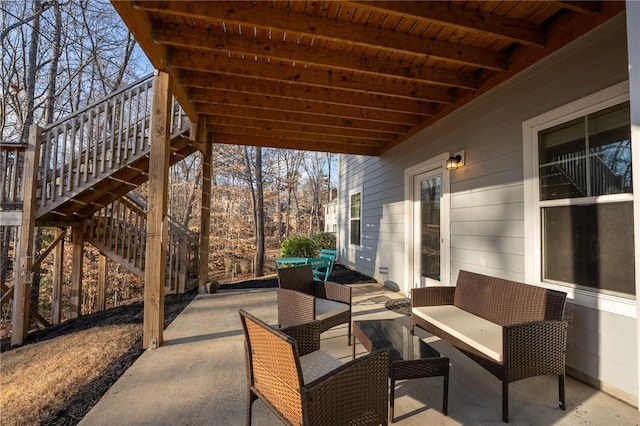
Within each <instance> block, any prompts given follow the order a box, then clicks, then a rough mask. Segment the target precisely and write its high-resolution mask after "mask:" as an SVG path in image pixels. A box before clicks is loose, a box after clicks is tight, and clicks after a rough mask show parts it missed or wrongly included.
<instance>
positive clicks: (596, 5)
mask: <svg viewBox="0 0 640 426" xmlns="http://www.w3.org/2000/svg"><path fill="white" fill-rule="evenodd" d="M555 2H556V3H557V4H558V6H560V7H562V8H564V9H568V10H572V11H574V12H578V13H583V14H585V15H596V14H597V13H598V11H599V10H600V9H601V8H602V2H600V1H555Z"/></svg>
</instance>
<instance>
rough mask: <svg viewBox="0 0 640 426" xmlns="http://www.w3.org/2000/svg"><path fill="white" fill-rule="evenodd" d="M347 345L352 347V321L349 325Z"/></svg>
mask: <svg viewBox="0 0 640 426" xmlns="http://www.w3.org/2000/svg"><path fill="white" fill-rule="evenodd" d="M347 344H348V345H351V320H349V322H348V323H347Z"/></svg>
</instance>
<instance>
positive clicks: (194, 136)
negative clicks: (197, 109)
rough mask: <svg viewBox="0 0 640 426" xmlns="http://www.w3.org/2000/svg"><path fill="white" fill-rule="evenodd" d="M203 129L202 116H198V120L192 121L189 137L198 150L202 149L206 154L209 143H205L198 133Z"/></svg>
mask: <svg viewBox="0 0 640 426" xmlns="http://www.w3.org/2000/svg"><path fill="white" fill-rule="evenodd" d="M189 96H191V95H189ZM201 130H202V123H201V122H200V116H198V121H196V122H192V123H191V129H189V139H191V143H192V144H193V145H194V146H195V147H196V148H198V151H200V153H202V155H204V154H205V152H207V144H206V143H203V142H202V141H201V140H200V139H199V138H198V135H199V134H200V131H201Z"/></svg>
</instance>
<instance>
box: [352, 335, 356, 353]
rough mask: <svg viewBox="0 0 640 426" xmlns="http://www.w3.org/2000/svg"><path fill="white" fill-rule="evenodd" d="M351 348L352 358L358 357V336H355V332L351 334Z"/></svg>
mask: <svg viewBox="0 0 640 426" xmlns="http://www.w3.org/2000/svg"><path fill="white" fill-rule="evenodd" d="M351 350H352V357H351V359H356V336H355V334H352V335H351Z"/></svg>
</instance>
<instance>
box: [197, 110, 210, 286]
mask: <svg viewBox="0 0 640 426" xmlns="http://www.w3.org/2000/svg"><path fill="white" fill-rule="evenodd" d="M209 135H210V134H209V133H207V122H206V117H205V116H204V115H201V116H199V117H198V140H199V142H200V143H204V144H205V150H204V151H203V155H202V202H201V204H200V247H199V249H200V251H199V253H198V278H199V279H198V287H199V289H200V291H201V292H206V288H205V284H206V282H207V280H208V279H209V232H210V228H211V161H212V156H211V151H212V147H211V141H210V140H209Z"/></svg>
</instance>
